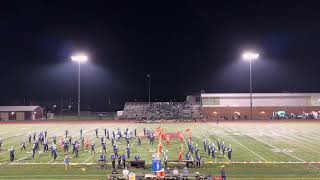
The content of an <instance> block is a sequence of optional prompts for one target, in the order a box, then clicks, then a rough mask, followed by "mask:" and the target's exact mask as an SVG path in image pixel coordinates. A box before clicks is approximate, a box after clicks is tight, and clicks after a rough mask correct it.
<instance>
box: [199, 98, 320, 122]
mask: <svg viewBox="0 0 320 180" xmlns="http://www.w3.org/2000/svg"><path fill="white" fill-rule="evenodd" d="M200 103H201V106H202V115H203V117H204V118H205V117H207V118H220V117H222V116H224V117H226V118H228V119H232V116H233V115H234V114H238V115H240V117H245V116H247V117H248V118H249V117H250V94H249V93H202V94H201V95H200ZM277 111H285V112H287V113H288V114H291V113H294V114H303V113H312V112H319V111H320V93H253V94H252V112H253V113H252V117H253V119H269V118H271V117H272V116H273V113H274V112H277Z"/></svg>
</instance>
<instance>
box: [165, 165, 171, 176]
mask: <svg viewBox="0 0 320 180" xmlns="http://www.w3.org/2000/svg"><path fill="white" fill-rule="evenodd" d="M165 174H166V176H170V168H169V167H167V168H166V170H165Z"/></svg>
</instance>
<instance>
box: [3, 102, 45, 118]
mask: <svg viewBox="0 0 320 180" xmlns="http://www.w3.org/2000/svg"><path fill="white" fill-rule="evenodd" d="M42 116H43V109H42V108H41V107H40V106H0V120H1V121H8V120H38V119H42Z"/></svg>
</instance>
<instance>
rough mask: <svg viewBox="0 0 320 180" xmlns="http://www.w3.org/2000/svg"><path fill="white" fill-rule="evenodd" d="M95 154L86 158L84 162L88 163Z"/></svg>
mask: <svg viewBox="0 0 320 180" xmlns="http://www.w3.org/2000/svg"><path fill="white" fill-rule="evenodd" d="M94 155H95V154H92V155H91V156H90V157H89V158H88V159H86V160H85V161H84V162H83V163H87V162H88V161H89V160H90V159H91V158H92V157H93V156H94Z"/></svg>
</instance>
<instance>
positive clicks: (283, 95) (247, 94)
mask: <svg viewBox="0 0 320 180" xmlns="http://www.w3.org/2000/svg"><path fill="white" fill-rule="evenodd" d="M249 96H250V93H201V97H249ZM252 96H253V97H307V96H309V97H310V96H313V97H319V96H320V93H252Z"/></svg>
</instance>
